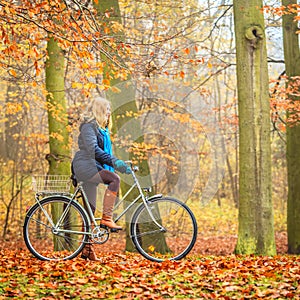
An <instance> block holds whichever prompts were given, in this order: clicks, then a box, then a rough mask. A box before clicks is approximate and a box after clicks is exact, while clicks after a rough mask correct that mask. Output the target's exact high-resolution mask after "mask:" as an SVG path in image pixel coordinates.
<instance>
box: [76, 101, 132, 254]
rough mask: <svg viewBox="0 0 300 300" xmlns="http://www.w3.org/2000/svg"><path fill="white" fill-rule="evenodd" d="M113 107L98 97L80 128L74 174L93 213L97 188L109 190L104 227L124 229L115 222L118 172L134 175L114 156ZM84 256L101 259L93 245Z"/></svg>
mask: <svg viewBox="0 0 300 300" xmlns="http://www.w3.org/2000/svg"><path fill="white" fill-rule="evenodd" d="M109 120H110V104H109V102H108V101H107V100H106V99H104V98H101V97H98V98H96V99H95V100H94V101H93V102H92V103H91V105H90V106H89V107H88V109H87V115H85V116H84V118H83V122H82V124H81V125H80V128H79V129H80V134H79V137H78V146H79V150H78V151H77V152H76V154H75V156H74V159H73V161H72V173H73V174H74V175H75V177H76V179H77V180H79V181H83V188H84V191H85V192H86V194H87V197H88V201H89V203H90V205H91V208H92V210H93V213H95V210H96V192H97V185H98V184H99V183H104V184H106V185H107V189H106V191H105V194H104V199H103V214H102V218H101V224H102V225H104V226H107V227H109V228H111V229H115V230H120V229H122V227H120V226H118V225H117V224H116V223H115V222H114V221H113V219H112V214H113V208H114V204H115V201H116V197H117V193H118V191H119V188H120V177H119V176H118V175H117V174H115V173H114V169H116V170H117V171H119V172H121V173H126V174H130V173H131V170H130V168H129V166H128V165H127V164H126V163H125V162H124V161H122V160H120V159H117V158H116V157H115V156H113V155H112V146H111V141H110V136H109V132H108V125H109ZM82 257H83V258H85V259H87V258H88V259H90V260H97V257H96V254H95V252H94V250H93V248H92V245H91V244H87V245H86V246H85V248H84V249H83V251H82Z"/></svg>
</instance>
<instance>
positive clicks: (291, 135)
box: [282, 0, 300, 254]
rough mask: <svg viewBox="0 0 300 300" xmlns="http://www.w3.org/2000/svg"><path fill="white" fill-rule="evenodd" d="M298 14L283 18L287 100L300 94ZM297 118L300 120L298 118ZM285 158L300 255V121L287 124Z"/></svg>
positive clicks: (294, 246) (293, 243) (292, 245)
mask: <svg viewBox="0 0 300 300" xmlns="http://www.w3.org/2000/svg"><path fill="white" fill-rule="evenodd" d="M290 4H291V5H297V0H283V1H282V5H284V6H287V5H290ZM296 16H297V15H296V14H287V15H283V19H282V28H283V45H284V60H285V68H286V75H287V77H288V83H287V87H288V88H289V89H288V91H291V93H290V94H289V92H287V100H288V101H292V102H295V101H299V100H300V98H299V97H296V96H295V92H294V91H295V89H297V93H298V94H299V76H300V51H299V36H298V34H297V33H296V32H297V31H298V24H297V22H295V20H294V18H295V17H296ZM294 113H297V111H295V112H293V110H292V109H291V110H289V111H287V118H288V119H289V118H293V115H294ZM297 119H298V117H297ZM286 140H287V148H286V157H287V173H288V202H287V232H288V252H289V253H293V254H299V253H300V218H299V216H300V184H299V178H300V125H299V121H295V122H292V123H290V122H289V121H288V122H287V127H286Z"/></svg>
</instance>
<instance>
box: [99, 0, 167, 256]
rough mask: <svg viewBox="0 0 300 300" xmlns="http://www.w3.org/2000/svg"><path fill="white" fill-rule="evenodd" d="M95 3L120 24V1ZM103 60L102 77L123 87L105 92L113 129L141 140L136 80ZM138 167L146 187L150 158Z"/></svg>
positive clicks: (122, 153) (120, 37)
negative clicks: (118, 75) (121, 76)
mask: <svg viewBox="0 0 300 300" xmlns="http://www.w3.org/2000/svg"><path fill="white" fill-rule="evenodd" d="M94 6H95V8H96V9H97V11H98V14H99V18H102V21H103V23H104V24H105V26H107V27H108V28H109V27H110V26H111V25H112V24H113V22H118V23H120V24H121V23H122V19H121V14H120V7H119V2H118V0H101V1H98V2H97V3H95V2H94ZM105 12H109V18H107V17H106V15H105ZM111 34H112V36H114V37H115V39H116V41H118V42H119V43H120V42H123V41H124V40H125V36H124V34H123V33H122V32H118V33H117V34H115V35H114V33H113V31H112V30H111ZM106 50H107V52H108V53H110V56H111V57H114V58H115V59H116V60H117V63H118V65H122V60H121V58H120V57H119V56H118V53H117V51H115V50H114V49H111V48H108V49H106ZM101 59H102V61H103V62H104V63H105V67H104V74H103V77H104V78H106V79H109V80H110V85H111V86H115V87H117V88H118V89H119V90H120V93H114V92H113V91H112V90H111V91H108V92H107V93H106V97H107V98H108V99H109V100H110V101H111V105H112V118H113V124H114V126H113V128H114V132H115V133H116V134H117V136H118V138H121V139H126V138H128V137H129V138H130V137H131V138H130V139H133V141H134V142H136V143H142V142H143V140H144V137H143V133H142V130H141V125H140V123H139V120H136V119H135V118H134V117H131V116H134V115H135V114H136V113H137V111H138V109H137V104H136V100H135V85H134V82H133V81H131V76H130V74H129V75H128V77H127V80H126V81H124V82H122V80H120V79H119V78H115V77H114V74H113V68H114V67H115V63H116V61H112V60H111V59H110V58H109V57H106V56H105V55H104V54H103V55H101ZM126 112H130V114H128V115H127V114H126ZM118 116H122V117H118ZM114 151H115V155H116V156H117V157H118V158H120V159H125V158H126V159H130V160H132V159H134V155H133V154H132V153H128V151H127V149H120V148H116V147H115V149H114ZM139 169H140V171H139V175H140V176H141V182H140V183H141V184H142V185H143V186H151V178H150V176H149V174H150V171H149V166H148V162H147V160H142V161H139ZM131 184H132V182H130V180H129V178H128V176H127V177H126V180H122V182H121V190H122V192H123V194H124V193H125V192H126V191H127V190H128V189H129V188H130V186H131ZM137 195H138V192H137V191H136V192H135V193H132V194H131V199H132V200H133V199H135V198H136V196H137ZM129 200H130V199H129ZM130 220H131V212H129V213H128V214H127V215H126V224H127V225H126V233H127V238H126V251H135V247H134V245H133V243H132V241H131V239H130V238H129V235H130V232H129V226H130ZM162 245H163V244H162ZM162 247H163V246H162ZM166 249H167V245H165V249H161V251H163V252H165V251H166Z"/></svg>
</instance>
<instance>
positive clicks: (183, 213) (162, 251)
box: [130, 197, 197, 262]
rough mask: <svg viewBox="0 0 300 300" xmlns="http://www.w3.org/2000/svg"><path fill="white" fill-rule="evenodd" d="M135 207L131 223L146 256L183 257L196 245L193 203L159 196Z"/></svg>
mask: <svg viewBox="0 0 300 300" xmlns="http://www.w3.org/2000/svg"><path fill="white" fill-rule="evenodd" d="M148 207H149V209H150V211H151V213H152V215H153V218H154V219H155V221H156V222H157V223H158V224H160V225H161V226H162V228H159V226H157V224H155V222H154V221H153V219H152V217H151V215H150V214H149V212H148V210H147V208H146V206H145V205H144V204H141V205H140V206H139V207H138V208H137V210H136V211H135V213H134V215H133V217H132V220H131V226H130V233H131V238H132V241H133V243H134V245H135V247H136V249H137V250H138V251H139V253H140V254H142V255H143V256H144V257H145V258H147V259H149V260H152V261H157V262H161V261H164V260H179V259H182V258H183V257H185V256H186V255H187V254H188V253H189V252H190V251H191V250H192V248H193V246H194V244H195V242H196V239H197V222H196V219H195V217H194V214H193V213H192V211H191V210H190V209H189V207H188V206H187V205H186V204H184V203H182V202H181V201H179V200H177V199H174V198H169V197H163V198H155V199H153V200H151V201H150V202H149V205H148Z"/></svg>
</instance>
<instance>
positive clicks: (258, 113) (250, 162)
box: [233, 0, 276, 255]
mask: <svg viewBox="0 0 300 300" xmlns="http://www.w3.org/2000/svg"><path fill="white" fill-rule="evenodd" d="M233 3H234V21H235V37H236V52H237V54H236V55H237V84H238V106H239V136H240V139H239V157H240V167H239V188H240V199H239V228H238V241H237V245H236V249H235V251H236V253H241V254H263V255H274V254H275V253H276V248H275V238H274V226H273V223H274V221H273V207H272V196H271V192H272V191H271V149H270V148H271V147H270V106H269V97H268V91H269V86H268V66H267V53H266V38H265V31H264V19H263V14H262V12H261V10H260V8H261V7H262V1H261V0H253V1H248V0H234V1H233Z"/></svg>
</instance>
